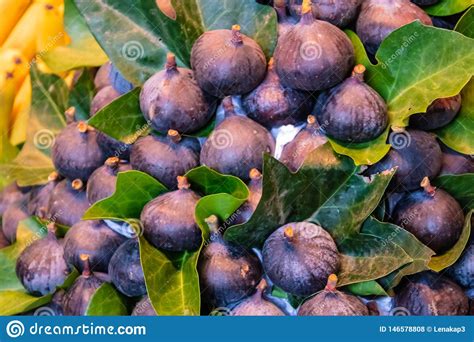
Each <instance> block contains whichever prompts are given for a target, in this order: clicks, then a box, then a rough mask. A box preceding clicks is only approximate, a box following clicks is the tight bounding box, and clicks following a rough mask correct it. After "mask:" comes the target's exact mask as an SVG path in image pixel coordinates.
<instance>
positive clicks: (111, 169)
mask: <svg viewBox="0 0 474 342" xmlns="http://www.w3.org/2000/svg"><path fill="white" fill-rule="evenodd" d="M131 169H132V166H131V165H130V164H129V163H128V162H126V161H123V160H120V159H119V158H118V157H111V158H108V159H107V160H106V161H105V164H104V165H103V166H101V167H99V168H98V169H97V170H95V171H94V172H93V173H92V175H91V176H90V177H89V181H88V182H87V190H86V193H87V199H88V200H89V203H90V204H94V203H96V202H98V201H100V200H103V199H104V198H107V197H110V196H112V195H113V194H114V192H115V184H116V182H117V174H118V173H119V172H124V171H129V170H131Z"/></svg>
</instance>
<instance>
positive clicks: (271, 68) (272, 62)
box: [268, 57, 275, 71]
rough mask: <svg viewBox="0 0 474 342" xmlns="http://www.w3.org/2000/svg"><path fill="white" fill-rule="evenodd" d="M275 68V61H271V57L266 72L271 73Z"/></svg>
mask: <svg viewBox="0 0 474 342" xmlns="http://www.w3.org/2000/svg"><path fill="white" fill-rule="evenodd" d="M274 68H275V60H274V59H273V57H271V58H270V60H269V61H268V71H271V70H273V69H274Z"/></svg>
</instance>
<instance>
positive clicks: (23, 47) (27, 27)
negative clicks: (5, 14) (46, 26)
mask: <svg viewBox="0 0 474 342" xmlns="http://www.w3.org/2000/svg"><path fill="white" fill-rule="evenodd" d="M44 6H47V5H44V4H41V3H32V4H31V6H30V7H28V9H27V10H26V12H25V13H24V14H23V16H22V17H21V19H20V20H19V21H18V23H17V24H16V25H15V27H14V28H13V30H12V32H11V33H10V35H9V36H8V38H7V40H6V41H5V43H4V44H3V48H7V49H17V50H20V51H21V52H22V53H23V55H24V56H25V57H26V58H27V59H28V60H31V59H32V58H33V56H34V55H35V54H36V36H37V32H38V27H37V26H38V21H39V20H40V19H41V16H42V15H44V14H45V11H44V9H43V7H44Z"/></svg>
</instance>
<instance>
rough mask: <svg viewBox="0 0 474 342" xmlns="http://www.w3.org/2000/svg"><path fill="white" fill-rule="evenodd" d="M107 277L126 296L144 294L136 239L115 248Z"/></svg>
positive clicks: (144, 287) (144, 289)
mask: <svg viewBox="0 0 474 342" xmlns="http://www.w3.org/2000/svg"><path fill="white" fill-rule="evenodd" d="M109 276H110V278H111V279H112V283H113V284H114V285H115V287H116V288H117V289H118V290H119V291H120V292H122V293H123V294H124V295H126V296H129V297H135V296H142V295H144V294H146V286H145V277H144V275H143V269H142V265H141V263H140V251H139V246H138V241H137V239H134V238H132V239H129V240H128V241H126V242H124V243H123V244H122V245H120V247H119V248H117V250H116V251H115V253H114V255H113V256H112V258H111V259H110V262H109Z"/></svg>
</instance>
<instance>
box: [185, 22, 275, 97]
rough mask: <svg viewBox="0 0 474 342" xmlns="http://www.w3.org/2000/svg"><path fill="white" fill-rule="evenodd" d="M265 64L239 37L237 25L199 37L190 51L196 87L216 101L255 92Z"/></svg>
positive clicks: (249, 43)
mask: <svg viewBox="0 0 474 342" xmlns="http://www.w3.org/2000/svg"><path fill="white" fill-rule="evenodd" d="M266 64H267V63H266V58H265V54H264V53H263V51H262V48H261V47H260V46H259V45H258V44H257V42H255V41H254V40H253V39H252V38H249V37H247V36H246V35H244V34H242V33H241V32H240V26H239V25H234V26H233V27H232V30H213V31H207V32H205V33H203V34H202V35H201V36H200V37H199V38H198V39H197V40H196V42H195V43H194V45H193V48H192V50H191V66H192V68H193V70H194V74H195V77H196V80H197V82H198V84H199V86H200V87H201V88H202V89H203V90H204V91H206V92H207V93H209V94H211V95H213V96H215V97H218V98H223V97H226V96H228V95H243V94H246V93H248V92H250V91H252V90H253V89H255V88H256V87H257V86H258V85H259V84H260V83H261V82H262V81H263V78H264V77H265V71H266Z"/></svg>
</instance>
